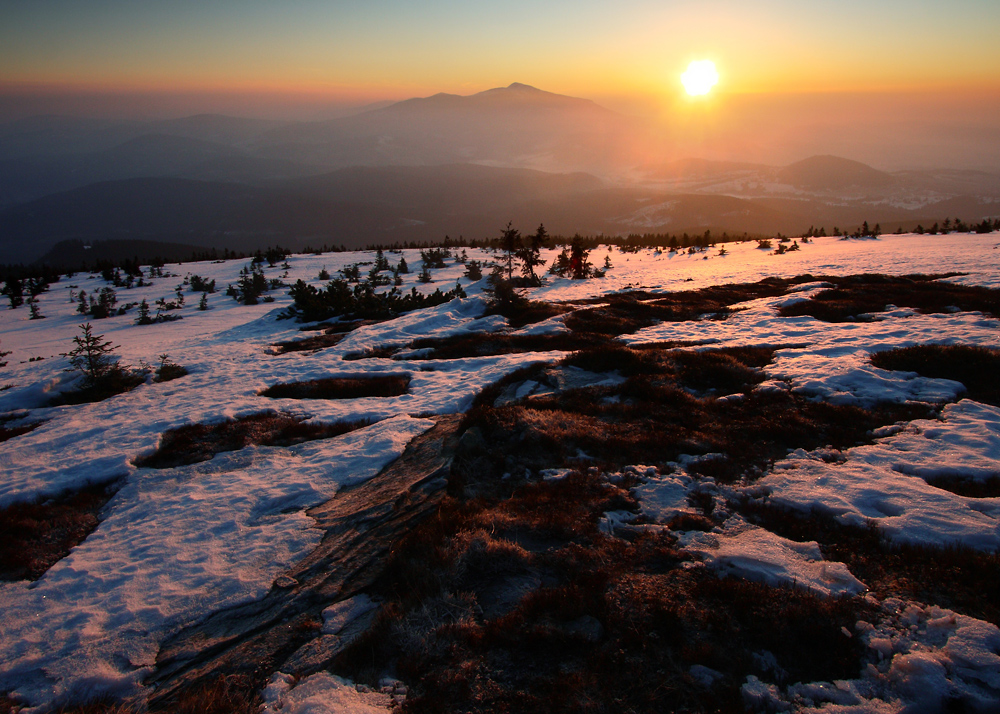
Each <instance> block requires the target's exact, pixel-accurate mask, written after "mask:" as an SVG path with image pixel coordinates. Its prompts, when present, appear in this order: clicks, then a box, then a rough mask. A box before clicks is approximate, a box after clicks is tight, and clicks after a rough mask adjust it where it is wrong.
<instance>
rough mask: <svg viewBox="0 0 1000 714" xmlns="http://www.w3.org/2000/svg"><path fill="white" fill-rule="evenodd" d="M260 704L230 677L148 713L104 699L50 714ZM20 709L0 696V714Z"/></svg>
mask: <svg viewBox="0 0 1000 714" xmlns="http://www.w3.org/2000/svg"><path fill="white" fill-rule="evenodd" d="M263 703H264V702H263V700H262V699H261V697H260V694H259V693H258V692H257V687H256V685H255V684H254V682H253V681H252V680H251V679H250V678H249V677H244V676H240V675H230V676H228V677H219V678H218V679H217V680H215V681H214V682H211V683H209V684H205V685H201V686H197V687H194V688H192V689H189V690H186V691H182V692H180V693H179V694H178V695H177V696H176V697H174V699H173V700H172V701H170V702H169V703H167V704H165V705H163V706H157V707H153V708H151V709H148V710H147V709H146V708H145V707H143V706H141V705H137V704H136V705H132V704H125V703H122V702H116V701H115V700H113V699H111V698H106V697H104V698H97V699H92V700H90V701H87V702H80V703H76V704H67V705H63V706H60V707H58V708H56V709H54V710H52V711H53V714H143V713H147V714H258V712H260V708H261V706H262V705H263ZM22 708H23V707H21V706H20V705H18V704H17V703H16V702H15V701H14V700H12V699H10V698H8V697H4V696H0V714H18V712H19V711H21V709H22Z"/></svg>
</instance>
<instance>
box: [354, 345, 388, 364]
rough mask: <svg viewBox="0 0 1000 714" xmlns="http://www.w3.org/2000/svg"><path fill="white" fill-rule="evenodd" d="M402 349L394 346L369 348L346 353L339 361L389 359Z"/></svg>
mask: <svg viewBox="0 0 1000 714" xmlns="http://www.w3.org/2000/svg"><path fill="white" fill-rule="evenodd" d="M401 349H402V347H400V346H398V345H396V346H391V345H386V346H383V347H370V348H368V349H366V350H362V351H361V352H348V353H347V354H346V355H344V356H343V357H341V359H344V360H347V361H352V360H359V359H390V358H391V357H392V356H393V355H394V354H396V353H397V352H399V351H400V350H401Z"/></svg>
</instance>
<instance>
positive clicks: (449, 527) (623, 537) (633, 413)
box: [336, 343, 1000, 712]
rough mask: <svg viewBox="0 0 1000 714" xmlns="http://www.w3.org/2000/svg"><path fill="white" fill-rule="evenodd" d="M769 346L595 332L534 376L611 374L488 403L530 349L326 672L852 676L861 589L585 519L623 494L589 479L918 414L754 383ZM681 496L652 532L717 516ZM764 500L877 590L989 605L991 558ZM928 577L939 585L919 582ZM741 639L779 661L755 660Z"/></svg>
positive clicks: (584, 689)
mask: <svg viewBox="0 0 1000 714" xmlns="http://www.w3.org/2000/svg"><path fill="white" fill-rule="evenodd" d="M456 344H461V343H456ZM462 349H465V346H464V345H462ZM773 351H774V350H773V348H737V349H725V350H711V349H710V350H700V351H681V350H675V349H669V346H651V347H644V348H629V347H625V346H622V345H617V344H613V343H611V344H609V343H606V344H603V345H600V346H599V347H597V348H593V349H585V350H581V351H580V352H577V353H575V354H573V355H571V356H570V357H568V358H566V359H565V360H564V361H563V362H562V364H561V365H557V366H556V368H555V369H554V371H555V372H558V370H559V369H560V368H561V367H565V366H576V367H581V368H584V369H588V370H593V371H597V372H606V371H610V370H616V371H618V373H619V374H621V375H623V376H625V377H626V381H625V382H624V383H623V384H621V385H620V386H618V387H604V388H589V389H577V390H569V391H564V392H561V393H556V394H554V395H551V394H550V395H546V396H536V397H533V398H530V399H527V400H524V401H520V402H513V403H508V404H505V405H503V406H494V405H495V404H496V403H497V398H498V397H499V396H500V395H501V394H503V393H504V392H505V390H506V389H507V387H509V386H510V385H513V384H517V383H519V382H521V381H524V380H535V381H541V382H545V380H546V379H548V378H549V376H550V372H553V368H552V367H550V366H545V365H538V366H533V367H527V368H524V369H522V370H519V371H518V372H517V373H515V374H513V375H510V376H508V377H507V378H505V379H504V380H501V381H500V382H499V383H497V384H495V385H492V386H491V387H489V388H487V389H485V390H484V391H483V393H482V394H480V396H479V397H478V398H477V400H476V403H475V405H474V407H473V409H472V410H471V411H470V412H469V413H468V414H467V415H466V417H465V419H464V421H463V427H462V428H463V430H464V431H465V435H464V436H463V437H462V438H461V439H460V440H459V445H458V449H457V451H456V455H455V460H454V463H453V466H452V472H451V476H450V478H449V485H448V494H449V495H448V497H447V498H446V499H445V501H444V503H443V504H442V506H441V507H440V509H439V511H438V512H437V513H436V515H435V516H433V517H431V518H429V519H427V520H426V521H424V522H423V523H422V524H421V525H420V526H418V527H417V528H416V529H415V530H414V531H413V532H411V533H410V534H409V535H408V536H407V537H406V538H405V539H404V540H403V542H402V543H399V544H397V545H396V546H395V547H394V549H393V551H392V554H391V555H390V557H389V559H388V561H387V564H386V567H385V569H384V571H383V572H382V574H381V576H380V578H379V579H378V581H377V582H376V584H375V586H374V590H375V592H376V593H377V594H378V595H379V596H381V597H382V598H383V599H384V600H385V601H386V602H387V603H388V606H387V607H386V608H385V610H384V611H383V613H382V615H381V616H380V618H379V620H378V622H377V623H376V625H375V627H374V628H373V629H372V630H371V631H370V632H369V633H368V634H367V635H366V636H365V637H363V638H361V639H360V640H358V641H357V642H356V643H355V644H354V645H353V646H352V647H350V648H349V649H348V650H347V651H345V652H344V653H343V654H342V655H341V656H340V657H339V658H338V660H337V662H336V667H337V671H339V672H343V673H345V674H348V675H350V676H353V677H355V678H357V679H359V680H362V681H375V680H377V679H378V677H380V676H382V675H383V674H384V673H385V672H388V671H392V672H396V673H398V674H399V675H400V676H402V677H403V678H404V679H405V680H406V681H408V682H413V683H414V684H413V686H412V687H411V690H410V691H411V696H410V698H409V699H408V701H407V703H406V705H405V711H408V712H439V711H470V712H471V711H475V712H552V711H557V712H559V711H566V712H578V711H593V712H605V711H606V712H617V711H629V712H654V711H665V710H668V711H679V710H682V711H734V712H735V711H743V709H744V704H743V700H742V698H741V696H740V686H741V685H742V684H743V683H744V682H745V681H746V677H747V676H748V675H750V674H754V675H756V676H759V677H761V678H762V679H763V680H764V681H768V682H775V683H778V684H785V683H791V682H794V681H813V680H825V681H831V680H833V679H839V678H852V677H856V676H857V675H858V674H859V672H860V671H861V669H862V667H863V665H864V662H865V657H866V652H865V649H864V647H863V645H862V644H861V643H860V642H859V641H858V638H856V637H855V638H851V637H847V636H845V635H844V634H843V631H842V628H847V630H849V631H850V630H852V629H853V627H854V623H855V622H856V621H857V620H859V619H872V620H874V619H875V618H876V617H877V613H876V612H875V611H874V610H873V609H872V606H871V605H870V604H869V602H868V601H866V600H864V599H862V598H846V599H830V598H822V597H819V596H816V595H813V594H811V593H809V592H806V591H803V590H798V589H795V588H774V587H770V586H767V585H764V584H759V583H751V582H746V581H743V580H740V579H737V578H726V579H719V578H718V577H716V576H715V575H714V574H713V572H712V571H711V570H709V569H705V568H693V569H692V568H686V567H681V566H682V564H683V563H684V562H685V561H688V560H690V559H691V558H692V556H691V555H689V554H686V553H684V552H683V551H681V550H679V549H678V547H677V545H676V541H675V540H674V538H673V536H672V534H671V532H670V530H669V529H662V530H643V529H641V528H623V529H619V530H616V535H617V537H612V536H610V535H608V534H606V533H605V532H603V531H602V530H601V528H600V519H601V516H602V514H603V513H605V512H608V511H630V512H632V513H636V512H637V510H638V504H637V503H636V501H635V499H634V497H633V496H632V495H631V492H630V490H629V489H630V488H631V487H632V486H634V485H635V484H636V483H637V477H636V476H635V475H630V474H629V473H628V472H625V475H624V476H623V477H622V478H621V480H616V481H615V482H614V483H610V482H609V481H607V480H605V479H603V478H602V477H601V476H599V474H600V473H601V472H603V471H605V470H611V469H615V470H618V469H619V468H620V467H622V466H624V465H628V464H636V463H643V464H653V465H657V464H659V465H663V464H664V462H666V461H670V460H674V459H675V458H676V456H677V455H679V454H681V453H687V454H707V453H716V454H718V456H717V457H715V458H710V459H705V460H702V461H700V462H699V463H697V464H696V465H693V466H692V467H691V470H692V471H693V472H695V473H701V474H703V475H711V476H714V477H715V478H716V479H718V480H722V481H729V480H733V479H736V478H741V477H742V478H746V479H750V480H752V479H753V478H755V477H756V476H757V475H759V474H760V473H763V470H764V469H766V468H767V467H768V465H769V464H770V462H771V461H772V460H773V459H776V458H779V457H781V456H784V454H785V453H787V451H788V450H789V449H793V448H800V447H801V448H806V449H810V448H814V447H818V446H827V445H832V446H837V447H839V448H844V447H847V446H851V445H854V444H857V443H862V442H865V441H867V440H870V438H871V433H870V432H871V430H872V429H874V428H876V427H878V426H881V425H884V424H890V423H894V422H896V421H898V420H901V419H912V418H915V417H918V416H919V417H924V416H929V415H931V414H932V413H933V411H932V409H931V408H930V407H927V406H914V405H904V406H900V405H885V406H883V407H878V408H875V409H870V410H865V409H860V408H857V407H842V406H834V405H830V404H825V403H821V402H810V401H807V400H804V399H800V398H798V397H796V396H795V395H793V394H791V393H789V392H782V391H775V390H768V391H758V390H754V386H755V385H756V384H758V383H759V382H760V381H761V380H762V379H763V374H762V372H761V371H760V370H761V368H762V367H763V366H765V365H766V364H767V363H768V362H769V361H770V360H771V358H772V356H773ZM550 386H551V385H550ZM719 394H739V395H741V396H740V397H738V398H734V399H727V400H723V401H720V400H719V399H718V398H717V397H718V395H719ZM560 467H562V468H565V467H574V468H575V469H576V470H575V471H574V472H571V473H570V474H569V475H568V476H566V477H564V478H562V479H559V480H553V481H545V480H538V478H537V474H538V471H539V470H541V469H544V468H560ZM692 505H694V506H695V507H696V508H697V509H698V510H699V511H700V512H699V513H697V514H686V515H684V516H682V517H679V518H677V519H675V520H674V522H672V523H671V524H670V527H671V528H677V529H685V530H711V529H712V528H713V527H714V526H715V525H717V524H718V520H717V519H718V517H719V516H717V515H716V514H715V513H714V499H713V498H712V496H711V494H709V493H707V492H705V493H695V494H693V499H692ZM734 507H737V508H741V509H743V505H742V504H734ZM743 510H744V512H745V513H747V514H748V517H750V518H758V517H760V518H763V516H759V514H757V513H756V512H753V511H752V509H750V508H746V509H743ZM768 517H769V518H770V520H769V521H768V522H767V523H764V525H765V526H767V527H772V525H773V527H774V529H775V530H776V531H777V532H779V533H781V534H782V535H786V536H787V537H798V538H800V539H818V540H819V541H820V543H821V544H823V548H824V552H826V553H827V556H828V557H831V558H834V559H844V560H845V561H846V562H848V565H849V567H851V569H852V571H854V572H855V573H856V574H857V575H858V577H860V578H861V579H862V580H865V582H870V583H875V584H876V585H877V588H878V592H879V594H882V595H883V596H884V595H888V594H905V595H911V596H914V597H926V598H928V601H929V602H942V603H944V604H946V605H948V606H954V607H955V609H958V610H960V611H967V612H969V613H970V614H973V615H975V616H981V617H987V618H990V617H993V614H992V611H991V610H990V608H993V607H994V606H993V605H991V604H988V603H984V602H983V601H984V600H990V601H991V602H1000V597H997V596H996V594H994V593H992V591H990V592H986V593H985V594H984V590H983V588H982V586H981V582H980V581H979V580H978V579H977V575H976V574H977V573H978V574H979V577H980V578H981V577H982V574H983V573H985V574H986V576H987V577H990V578H992V579H993V581H994V582H996V583H1000V577H995V576H994V573H996V564H995V561H996V559H997V556H988V555H987V556H984V555H983V554H978V553H974V552H971V551H969V552H966V551H962V552H959V551H948V552H947V553H946V554H945V555H943V556H942V557H941V558H940V559H939V560H938V561H935V557H934V554H935V553H938V554H940V551H933V550H931V549H927V550H920V549H898V548H895V547H889V546H887V545H886V544H885V542H884V541H883V540H882V539H881V538H880V537H879V536H878V534H877V532H870V531H867V530H865V529H855V530H853V531H844V532H841V531H839V530H837V529H836V524H833V525H831V524H830V521H829V519H828V520H827V521H822V522H820V521H817V522H816V523H817V524H818V525H814V524H813V521H812V520H811V519H810V520H804V519H803V520H801V522H800V521H799V520H794V519H791V518H790V517H787V516H783V517H784V518H785V521H783V522H781V523H778V522H777V520H778V518H777V517H776V516H774V515H770V516H768ZM772 521H775V523H773V524H772ZM796 528H798V531H796ZM855 568H857V569H855ZM948 569H950V570H951V574H950V575H949V576H947V577H945V576H942V579H938V580H935V579H936V578H938V573H939V572H941V573H943V572H944V571H945V570H948ZM991 587H992V586H991ZM998 587H1000V586H998ZM948 588H951V589H952V590H953V592H952V594H951V597H950V599H948V600H944V599H941V598H939V597H938V595H939V590H944V589H948ZM935 598H937V599H935ZM961 608H965V610H962V609H961ZM762 652H769V653H771V654H772V655H773V656H774V658H775V659H776V661H777V662H778V665H779V667H778V669H768V667H767V665H765V664H762V660H761V658H760V656H759V655H760V654H761V653H762ZM693 664H701V665H704V666H708V667H711V668H713V669H715V670H717V671H718V672H720V673H721V679H719V681H717V682H716V683H715V684H714V685H712V686H711V687H707V688H706V687H705V686H704V685H703V684H701V683H699V682H698V681H696V680H695V679H694V678H693V677H692V676H691V675H690V667H691V666H692V665H693Z"/></svg>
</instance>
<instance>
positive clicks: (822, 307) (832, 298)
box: [778, 273, 1000, 322]
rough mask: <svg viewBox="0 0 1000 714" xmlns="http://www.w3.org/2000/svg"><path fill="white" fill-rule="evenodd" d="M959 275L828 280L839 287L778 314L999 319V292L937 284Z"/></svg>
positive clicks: (829, 319) (850, 318)
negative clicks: (909, 313) (967, 314)
mask: <svg viewBox="0 0 1000 714" xmlns="http://www.w3.org/2000/svg"><path fill="white" fill-rule="evenodd" d="M955 275H958V273H947V274H941V275H905V276H901V277H890V276H886V275H851V276H847V277H841V278H837V277H825V278H823V279H824V280H826V281H827V282H831V283H833V284H834V285H835V286H836V287H835V288H833V289H831V290H824V291H822V292H820V293H817V294H816V295H814V296H813V297H812V298H810V299H809V300H803V301H801V302H796V303H792V304H791V305H786V306H784V307H782V308H781V309H780V310H779V311H778V312H779V314H780V315H782V316H783V317H794V316H799V315H811V316H812V317H815V318H816V319H818V320H823V321H824V322H845V321H855V320H865V319H866V318H864V315H865V314H867V313H877V312H885V310H886V306H887V305H896V306H898V307H908V308H912V309H914V310H918V311H919V312H923V313H942V312H952V311H953V310H954V309H955V308H957V309H959V310H961V311H973V310H975V311H979V312H982V313H985V314H987V315H993V316H997V315H1000V290H998V289H991V288H983V287H976V286H966V285H955V284H953V283H946V282H938V279H939V278H947V277H953V276H955Z"/></svg>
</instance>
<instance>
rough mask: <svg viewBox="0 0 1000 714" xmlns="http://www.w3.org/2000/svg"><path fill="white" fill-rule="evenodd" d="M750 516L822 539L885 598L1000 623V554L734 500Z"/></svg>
mask: <svg viewBox="0 0 1000 714" xmlns="http://www.w3.org/2000/svg"><path fill="white" fill-rule="evenodd" d="M734 505H735V507H736V508H738V510H739V511H740V512H741V513H743V514H744V515H745V516H746V517H747V519H748V520H751V521H752V522H754V523H757V524H758V525H761V526H763V527H765V528H767V529H768V530H771V531H774V532H775V533H777V534H779V535H781V536H784V537H786V538H791V539H792V540H798V541H810V540H815V541H818V542H819V544H820V547H821V549H822V551H823V556H824V557H825V558H827V559H828V560H838V561H841V562H843V563H845V564H846V565H847V566H848V568H849V569H850V571H851V572H852V573H853V574H854V575H855V576H857V577H858V578H859V579H860V580H861V581H862V582H864V583H865V584H867V585H868V587H869V588H870V589H871V590H872V592H873V593H874V594H875V595H876V596H878V597H880V598H884V597H888V596H897V597H899V596H905V597H909V598H913V599H916V600H918V601H921V602H926V603H934V604H935V605H941V606H943V607H946V608H949V609H951V610H955V611H956V612H960V613H964V614H966V615H970V616H972V617H976V618H979V619H983V620H988V621H989V622H992V623H994V624H996V625H1000V553H987V552H983V551H980V550H975V549H972V548H964V547H958V546H954V547H949V548H934V547H928V546H920V545H910V544H906V543H895V542H892V541H889V540H887V539H886V537H885V536H884V535H883V534H882V533H881V532H880V531H879V529H878V528H877V527H875V526H874V525H870V526H868V527H864V526H852V525H847V524H844V523H841V522H839V521H837V520H836V519H835V518H834V517H832V516H830V515H829V514H825V513H820V512H812V513H809V514H802V513H797V512H795V511H791V510H788V509H785V508H781V507H779V506H775V505H772V504H769V503H766V502H763V503H762V502H757V501H749V502H745V503H739V504H734Z"/></svg>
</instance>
